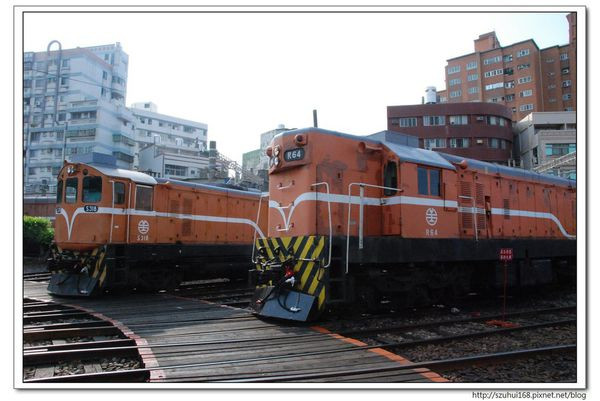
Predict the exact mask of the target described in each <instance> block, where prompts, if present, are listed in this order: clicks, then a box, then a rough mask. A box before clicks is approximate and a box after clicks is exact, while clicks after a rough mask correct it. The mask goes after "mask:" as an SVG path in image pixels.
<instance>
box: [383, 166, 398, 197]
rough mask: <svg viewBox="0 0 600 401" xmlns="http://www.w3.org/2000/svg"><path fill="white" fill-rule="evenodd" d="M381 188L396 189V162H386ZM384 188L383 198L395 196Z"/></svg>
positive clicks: (390, 190) (393, 192) (391, 190)
mask: <svg viewBox="0 0 600 401" xmlns="http://www.w3.org/2000/svg"><path fill="white" fill-rule="evenodd" d="M383 186H384V187H388V188H398V168H397V166H396V162H388V163H387V164H386V166H385V171H384V172H383ZM388 188H385V189H384V190H383V194H384V195H385V196H391V195H395V194H396V191H394V190H393V189H388Z"/></svg>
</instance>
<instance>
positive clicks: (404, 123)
mask: <svg viewBox="0 0 600 401" xmlns="http://www.w3.org/2000/svg"><path fill="white" fill-rule="evenodd" d="M398 125H399V126H401V127H416V126H417V117H403V118H399V119H398Z"/></svg>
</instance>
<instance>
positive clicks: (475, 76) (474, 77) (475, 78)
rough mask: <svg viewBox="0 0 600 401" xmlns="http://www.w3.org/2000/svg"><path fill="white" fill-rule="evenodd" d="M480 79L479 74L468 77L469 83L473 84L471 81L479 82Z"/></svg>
mask: <svg viewBox="0 0 600 401" xmlns="http://www.w3.org/2000/svg"><path fill="white" fill-rule="evenodd" d="M478 78H479V74H469V75H467V81H469V82H471V81H477V79H478Z"/></svg>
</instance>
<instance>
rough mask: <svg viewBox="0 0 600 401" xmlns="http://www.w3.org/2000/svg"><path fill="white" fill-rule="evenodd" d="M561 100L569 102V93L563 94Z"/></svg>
mask: <svg viewBox="0 0 600 401" xmlns="http://www.w3.org/2000/svg"><path fill="white" fill-rule="evenodd" d="M562 99H563V100H571V94H570V93H565V94H564V95H562Z"/></svg>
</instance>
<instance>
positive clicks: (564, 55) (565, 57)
mask: <svg viewBox="0 0 600 401" xmlns="http://www.w3.org/2000/svg"><path fill="white" fill-rule="evenodd" d="M560 59H561V60H568V59H569V54H568V53H561V54H560Z"/></svg>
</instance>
